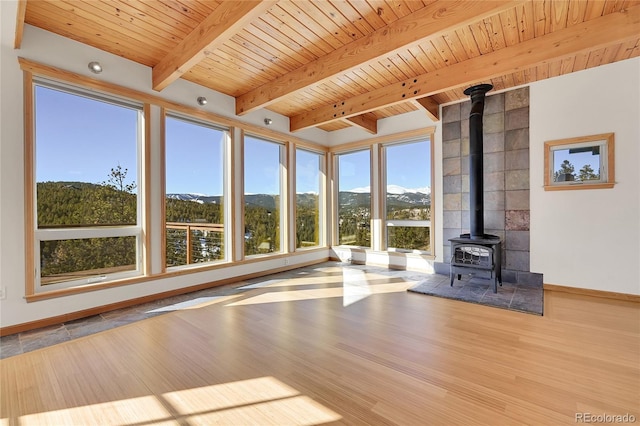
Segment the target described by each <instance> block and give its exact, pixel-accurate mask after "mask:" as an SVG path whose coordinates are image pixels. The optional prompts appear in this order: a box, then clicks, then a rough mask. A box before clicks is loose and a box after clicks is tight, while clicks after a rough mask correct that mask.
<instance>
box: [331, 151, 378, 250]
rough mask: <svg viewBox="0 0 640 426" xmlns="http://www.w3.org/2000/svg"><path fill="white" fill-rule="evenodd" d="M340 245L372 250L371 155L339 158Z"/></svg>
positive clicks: (356, 153) (347, 155) (360, 152)
mask: <svg viewBox="0 0 640 426" xmlns="http://www.w3.org/2000/svg"><path fill="white" fill-rule="evenodd" d="M336 157H337V164H336V165H337V169H338V170H337V172H338V223H337V226H338V244H341V245H352V246H360V247H371V154H370V151H369V150H368V149H367V150H364V151H356V152H350V153H344V154H339V155H337V156H336Z"/></svg>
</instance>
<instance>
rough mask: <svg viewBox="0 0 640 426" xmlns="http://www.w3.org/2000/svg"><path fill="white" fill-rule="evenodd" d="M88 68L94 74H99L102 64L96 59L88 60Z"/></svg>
mask: <svg viewBox="0 0 640 426" xmlns="http://www.w3.org/2000/svg"><path fill="white" fill-rule="evenodd" d="M89 69H90V70H91V72H92V73H94V74H100V73H101V72H102V65H100V62H98V61H91V62H89Z"/></svg>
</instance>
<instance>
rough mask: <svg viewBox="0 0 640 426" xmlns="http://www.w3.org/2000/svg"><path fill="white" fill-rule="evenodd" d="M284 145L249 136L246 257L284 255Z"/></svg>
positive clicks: (245, 209)
mask: <svg viewBox="0 0 640 426" xmlns="http://www.w3.org/2000/svg"><path fill="white" fill-rule="evenodd" d="M284 165H285V149H284V145H282V144H279V143H276V142H270V141H266V140H263V139H258V138H255V137H251V136H245V139H244V254H245V255H246V256H253V255H258V254H268V253H277V252H281V251H282V249H283V247H282V244H281V241H282V235H281V230H282V229H283V226H282V223H281V221H282V220H283V218H282V210H283V209H282V203H283V199H282V194H284V188H283V185H284V179H283V174H284V167H285V166H284Z"/></svg>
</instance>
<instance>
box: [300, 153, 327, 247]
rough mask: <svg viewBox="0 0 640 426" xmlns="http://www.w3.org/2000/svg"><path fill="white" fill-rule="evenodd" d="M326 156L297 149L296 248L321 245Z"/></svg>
mask: <svg viewBox="0 0 640 426" xmlns="http://www.w3.org/2000/svg"><path fill="white" fill-rule="evenodd" d="M323 160H324V156H323V155H322V154H318V153H315V152H311V151H306V150H304V149H296V248H305V247H314V246H318V245H320V223H321V220H320V193H321V180H320V178H321V176H322V163H323Z"/></svg>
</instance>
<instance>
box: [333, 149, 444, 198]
mask: <svg viewBox="0 0 640 426" xmlns="http://www.w3.org/2000/svg"><path fill="white" fill-rule="evenodd" d="M386 158H387V184H388V185H398V186H401V187H403V188H407V189H416V188H424V187H426V186H428V187H431V169H430V166H431V148H430V145H429V142H428V141H424V142H419V143H406V144H397V145H390V146H389V147H388V148H387V153H386ZM370 164H371V162H370V154H369V150H368V149H367V150H363V151H356V152H352V153H347V154H341V155H339V156H338V170H339V173H340V183H339V190H340V191H349V190H351V189H354V188H366V187H368V186H370V182H371V181H370V178H369V171H370V167H371V166H370Z"/></svg>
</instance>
